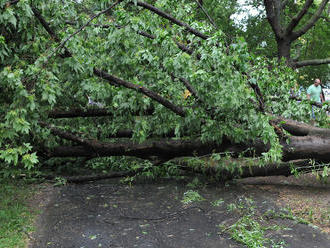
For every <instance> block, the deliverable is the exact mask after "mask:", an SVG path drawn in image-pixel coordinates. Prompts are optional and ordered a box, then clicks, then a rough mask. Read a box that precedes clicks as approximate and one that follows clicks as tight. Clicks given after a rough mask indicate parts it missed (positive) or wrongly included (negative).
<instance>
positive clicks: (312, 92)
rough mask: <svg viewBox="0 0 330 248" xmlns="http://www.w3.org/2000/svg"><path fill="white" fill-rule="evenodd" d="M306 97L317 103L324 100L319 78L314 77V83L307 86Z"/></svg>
mask: <svg viewBox="0 0 330 248" xmlns="http://www.w3.org/2000/svg"><path fill="white" fill-rule="evenodd" d="M307 99H309V100H312V101H315V102H318V103H322V102H324V98H323V94H322V88H321V80H320V79H319V78H317V79H315V81H314V84H312V85H311V86H309V87H308V89H307Z"/></svg>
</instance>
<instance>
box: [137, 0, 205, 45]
mask: <svg viewBox="0 0 330 248" xmlns="http://www.w3.org/2000/svg"><path fill="white" fill-rule="evenodd" d="M137 5H138V6H140V7H143V8H145V9H148V10H150V11H152V12H154V13H155V14H157V15H159V16H161V17H163V18H165V19H167V20H169V21H171V22H173V23H175V24H177V25H179V26H181V27H185V28H186V30H187V31H188V32H190V33H192V34H194V35H196V36H198V37H200V38H202V39H204V40H206V39H207V38H208V36H207V35H205V34H203V33H201V32H199V31H198V30H196V29H194V28H192V27H190V26H189V25H188V24H187V23H185V22H182V21H180V20H178V19H175V18H174V17H173V16H171V15H170V14H167V13H166V12H164V11H161V10H160V9H157V8H156V7H154V6H152V5H150V4H148V3H144V2H139V1H138V2H137Z"/></svg>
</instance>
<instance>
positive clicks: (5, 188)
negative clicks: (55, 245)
mask: <svg viewBox="0 0 330 248" xmlns="http://www.w3.org/2000/svg"><path fill="white" fill-rule="evenodd" d="M32 191H33V190H32V189H31V187H28V186H27V185H26V184H24V183H22V182H19V183H16V182H15V183H13V182H8V181H6V182H4V181H0V248H21V247H25V245H26V240H27V233H29V232H31V231H33V217H34V214H33V213H32V211H31V210H29V208H28V206H27V200H28V199H29V197H31V196H32V193H33V192H32Z"/></svg>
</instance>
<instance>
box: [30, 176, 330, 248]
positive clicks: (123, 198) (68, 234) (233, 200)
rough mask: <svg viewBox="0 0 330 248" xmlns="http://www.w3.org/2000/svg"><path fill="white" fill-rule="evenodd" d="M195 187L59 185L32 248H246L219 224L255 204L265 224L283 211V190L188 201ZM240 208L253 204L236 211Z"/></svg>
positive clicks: (301, 229) (314, 240)
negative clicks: (280, 193)
mask: <svg viewBox="0 0 330 248" xmlns="http://www.w3.org/2000/svg"><path fill="white" fill-rule="evenodd" d="M189 189H190V188H188V187H187V182H178V181H173V180H172V181H166V180H163V181H161V182H159V181H158V182H157V183H155V182H153V183H137V184H134V185H133V186H131V187H130V186H127V185H123V184H120V183H118V181H111V180H108V181H103V182H101V183H91V184H80V185H67V186H64V187H61V188H57V190H55V191H54V192H53V194H52V196H51V199H50V201H49V203H48V204H47V206H46V207H45V208H44V211H43V213H42V214H41V216H40V219H39V221H38V227H37V232H36V233H35V234H34V238H35V241H34V242H33V243H32V244H31V245H30V247H31V248H60V247H61V248H94V247H95V248H97V247H107V248H108V247H116V248H119V247H123V248H131V247H138V248H144V247H154V248H163V247H164V248H166V247H168V248H170V247H172V248H181V247H182V248H194V247H196V248H207V247H209V248H213V247H214V248H216V247H217V248H218V247H224V248H226V247H232V248H236V247H237V248H238V247H246V246H244V245H243V244H241V243H239V242H237V241H235V240H233V239H231V238H230V235H229V234H228V231H227V232H226V231H225V232H223V231H221V230H222V229H221V228H220V227H219V225H220V226H222V227H225V228H229V227H230V226H231V225H232V224H234V223H235V222H236V221H237V220H238V219H239V218H240V217H242V216H243V215H242V213H243V212H244V213H249V211H250V210H251V209H250V210H249V207H248V205H249V204H250V205H249V206H250V208H251V206H253V207H255V210H254V215H253V216H254V217H255V218H257V219H258V220H261V219H260V218H261V217H262V216H264V213H265V212H267V211H269V210H271V212H276V213H278V212H279V211H280V210H279V208H278V206H276V204H275V203H276V199H277V197H278V193H276V191H275V192H272V191H270V190H263V189H261V187H258V186H251V185H250V186H247V185H236V186H227V187H225V186H207V187H206V186H205V187H202V188H198V189H194V191H198V193H199V194H200V195H201V196H202V197H203V198H204V199H205V200H203V201H200V202H193V203H190V204H184V203H183V202H182V199H183V197H184V193H185V192H187V191H188V190H189ZM219 199H221V200H222V201H221V202H218V204H214V203H215V201H216V200H219ZM247 199H251V200H252V201H253V202H250V203H249V202H248V201H247ZM212 203H213V204H212ZM233 204H235V206H243V205H244V204H245V207H243V208H241V209H240V208H237V209H236V210H235V209H234V210H233V211H229V209H230V207H232V206H234V205H233ZM216 205H218V206H216ZM262 224H263V225H265V226H268V227H270V226H277V227H278V228H277V229H276V228H275V229H276V230H275V229H274V230H268V231H265V234H264V236H265V238H267V239H269V240H273V242H274V243H279V242H283V243H285V244H286V245H284V246H283V247H290V248H304V247H306V248H314V247H315V248H329V247H330V245H329V244H330V240H329V236H328V235H327V234H324V233H321V232H320V230H318V229H314V228H313V227H311V226H308V225H306V224H299V223H297V222H295V221H293V220H289V219H281V218H276V217H273V218H264V221H263V222H262ZM227 230H228V229H227ZM267 247H271V246H270V244H269V246H267ZM278 247H281V246H278Z"/></svg>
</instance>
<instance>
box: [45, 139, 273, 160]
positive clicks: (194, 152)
mask: <svg viewBox="0 0 330 248" xmlns="http://www.w3.org/2000/svg"><path fill="white" fill-rule="evenodd" d="M249 148H254V149H255V154H257V155H258V154H259V155H260V154H261V153H262V152H265V151H266V150H267V149H268V147H267V146H265V145H264V144H263V143H262V142H258V143H253V144H252V143H250V144H248V143H247V144H232V143H231V142H230V141H229V140H228V139H225V138H224V139H223V141H222V143H221V144H218V143H216V142H206V143H202V142H201V141H200V140H198V139H194V140H169V139H164V140H157V141H146V142H144V143H142V144H136V143H132V142H126V143H106V144H102V146H96V147H93V149H86V147H84V146H73V147H67V146H60V147H56V148H54V149H53V150H52V151H50V156H53V157H94V156H100V157H108V156H134V157H139V158H146V159H148V158H150V157H151V156H156V157H159V158H162V159H166V160H168V159H172V158H176V157H183V156H201V155H205V154H210V153H212V152H225V151H228V152H233V153H235V154H237V153H240V152H243V151H245V150H246V149H249Z"/></svg>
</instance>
